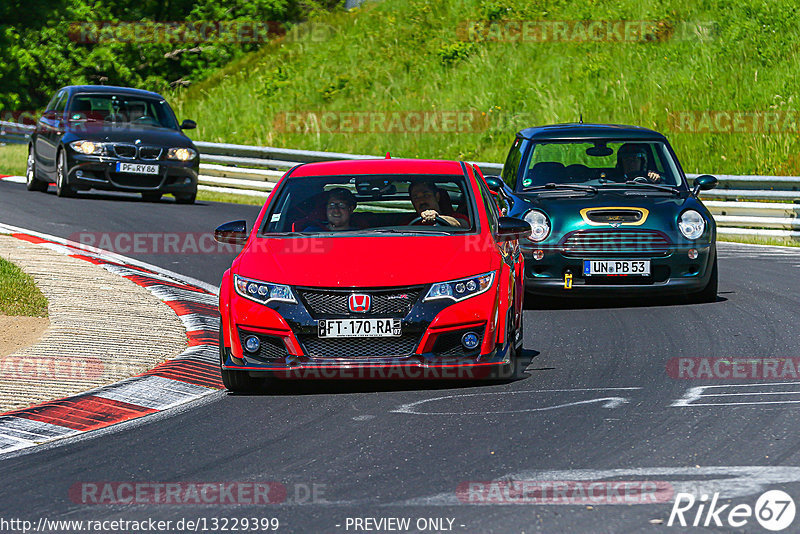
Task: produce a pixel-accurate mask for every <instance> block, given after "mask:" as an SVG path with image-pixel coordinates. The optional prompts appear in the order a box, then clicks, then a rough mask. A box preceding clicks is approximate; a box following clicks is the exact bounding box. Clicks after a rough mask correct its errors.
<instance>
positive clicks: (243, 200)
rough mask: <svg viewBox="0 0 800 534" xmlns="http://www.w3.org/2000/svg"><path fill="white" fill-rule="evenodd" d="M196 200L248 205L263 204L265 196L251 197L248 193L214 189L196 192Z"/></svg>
mask: <svg viewBox="0 0 800 534" xmlns="http://www.w3.org/2000/svg"><path fill="white" fill-rule="evenodd" d="M197 200H204V201H207V202H227V203H229V204H247V205H249V206H263V205H264V202H265V201H266V200H267V199H266V198H261V197H253V196H250V195H235V194H230V193H217V192H215V191H203V190H200V191H198V192H197Z"/></svg>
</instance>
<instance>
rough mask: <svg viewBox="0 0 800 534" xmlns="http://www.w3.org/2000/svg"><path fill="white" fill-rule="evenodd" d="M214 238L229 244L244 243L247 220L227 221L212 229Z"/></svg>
mask: <svg viewBox="0 0 800 534" xmlns="http://www.w3.org/2000/svg"><path fill="white" fill-rule="evenodd" d="M214 240H215V241H217V242H218V243H228V244H230V245H244V244H245V243H246V242H247V221H233V222H227V223H225V224H222V225H220V226H218V227H217V229H216V230H214Z"/></svg>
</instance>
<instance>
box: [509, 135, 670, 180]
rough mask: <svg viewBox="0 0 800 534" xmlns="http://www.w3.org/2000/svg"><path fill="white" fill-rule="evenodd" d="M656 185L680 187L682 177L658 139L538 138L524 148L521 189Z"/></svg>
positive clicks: (664, 146)
mask: <svg viewBox="0 0 800 534" xmlns="http://www.w3.org/2000/svg"><path fill="white" fill-rule="evenodd" d="M647 184H650V185H658V186H661V187H664V186H666V187H665V188H674V187H680V186H681V184H682V179H681V175H680V172H679V171H678V168H677V165H676V164H675V161H674V160H673V158H672V156H671V154H670V152H669V150H668V149H667V147H666V145H665V144H664V143H663V142H660V141H639V140H636V141H624V140H614V141H610V140H609V141H604V140H596V141H586V140H581V141H552V142H551V141H540V142H535V143H533V144H532V146H531V148H530V149H529V150H528V160H527V166H526V172H525V175H524V176H523V179H522V184H521V190H522V191H535V190H537V189H545V188H553V186H554V185H555V186H557V187H559V188H560V187H572V188H574V189H582V190H587V191H593V190H594V188H596V187H604V186H605V187H618V186H628V185H630V186H634V185H647Z"/></svg>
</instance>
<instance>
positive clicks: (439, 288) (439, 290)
mask: <svg viewBox="0 0 800 534" xmlns="http://www.w3.org/2000/svg"><path fill="white" fill-rule="evenodd" d="M493 281H494V271H492V272H490V273H485V274H479V275H478V276H472V277H470V278H460V279H458V280H450V281H449V282H439V283H437V284H433V285H432V286H431V288H430V289H429V290H428V294H427V295H425V298H424V299H422V300H423V302H427V301H429V300H436V299H451V300H454V301H456V302H458V301H461V300H464V299H468V298H470V297H474V296H475V295H480V294H481V293H483V292H485V291H486V290H487V289H489V288H490V287H492V282H493Z"/></svg>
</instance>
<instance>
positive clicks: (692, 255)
mask: <svg viewBox="0 0 800 534" xmlns="http://www.w3.org/2000/svg"><path fill="white" fill-rule="evenodd" d="M689 259H690V260H696V259H697V249H696V248H690V249H689Z"/></svg>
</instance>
